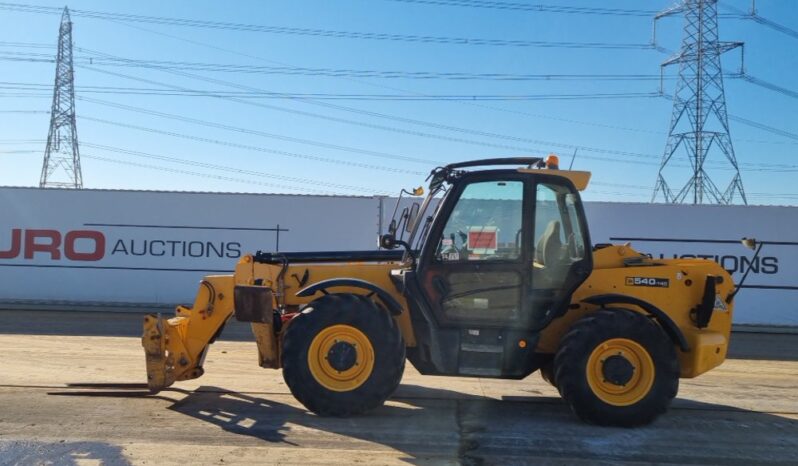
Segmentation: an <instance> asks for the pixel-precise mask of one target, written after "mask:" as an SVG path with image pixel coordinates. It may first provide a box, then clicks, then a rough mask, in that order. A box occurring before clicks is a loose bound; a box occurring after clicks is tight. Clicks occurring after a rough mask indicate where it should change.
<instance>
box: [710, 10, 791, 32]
mask: <svg viewBox="0 0 798 466" xmlns="http://www.w3.org/2000/svg"><path fill="white" fill-rule="evenodd" d="M721 6H722V7H723V8H725V9H726V10H729V11H733V12H735V13H737V16H738V17H739V18H742V19H749V20H752V21H754V22H756V23H759V24H761V25H763V26H765V27H768V28H770V29H773V30H775V31H778V32H780V33H782V34H786V35H788V36H790V37H792V38H794V39H798V30H795V29H793V28H791V27H787V26H784V25H783V24H779V23H777V22H775V21H773V20H771V19H768V18H765V17H763V16H760V15H759V14H757V13H756V10H753V9H752V10H751V11H748V12H746V11H743V10H741V9H739V8H736V7H733V6H731V5H725V4H722V5H721Z"/></svg>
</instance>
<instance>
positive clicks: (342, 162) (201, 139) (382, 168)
mask: <svg viewBox="0 0 798 466" xmlns="http://www.w3.org/2000/svg"><path fill="white" fill-rule="evenodd" d="M78 118H79V119H81V120H86V121H93V122H96V123H103V124H106V125H113V126H118V127H120V128H128V129H135V130H138V131H144V132H148V133H153V134H161V135H164V136H171V137H175V138H181V139H187V140H191V141H197V142H204V143H207V144H215V145H220V146H226V147H235V148H238V149H244V150H250V151H254V152H262V153H267V154H274V155H281V156H285V157H292V158H298V159H305V160H311V161H314V162H324V163H332V164H336V165H346V166H350V167H356V168H366V169H370V170H380V171H387V172H392V173H407V174H411V175H416V176H421V175H425V174H426V173H424V172H418V171H411V170H404V169H400V168H395V167H386V166H381V165H371V164H366V163H360V162H350V161H347V160H338V159H332V158H329V157H321V156H317V155H309V154H300V153H296V152H287V151H282V150H276V149H268V148H265V147H259V146H251V145H246V144H239V143H235V142H229V141H222V140H217V139H210V138H205V137H200V136H192V135H189V134H182V133H176V132H172V131H164V130H160V129H155V128H147V127H144V126H137V125H132V124H128V123H122V122H118V121H111V120H106V119H102V118H93V117H89V116H84V115H80V116H78Z"/></svg>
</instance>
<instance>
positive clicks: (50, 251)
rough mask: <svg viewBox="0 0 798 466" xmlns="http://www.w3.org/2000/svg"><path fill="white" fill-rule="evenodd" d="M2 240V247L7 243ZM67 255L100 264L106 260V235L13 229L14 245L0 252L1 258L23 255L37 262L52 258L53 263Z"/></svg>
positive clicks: (14, 257)
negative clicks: (43, 258)
mask: <svg viewBox="0 0 798 466" xmlns="http://www.w3.org/2000/svg"><path fill="white" fill-rule="evenodd" d="M2 240H3V238H2V237H0V248H2V247H3V245H4V244H6V243H5V241H2ZM62 254H63V256H64V257H65V258H66V259H68V260H72V261H98V260H100V259H102V258H103V257H105V235H103V234H102V232H99V231H94V230H73V231H68V232H67V233H66V234H65V235H63V236H62V235H61V232H59V231H58V230H22V229H21V228H15V229H13V230H11V244H10V245H9V246H8V248H6V249H0V259H16V258H18V257H19V256H20V255H22V256H23V257H24V258H25V259H33V258H34V257H40V256H42V255H49V259H51V260H56V261H57V260H61V256H62Z"/></svg>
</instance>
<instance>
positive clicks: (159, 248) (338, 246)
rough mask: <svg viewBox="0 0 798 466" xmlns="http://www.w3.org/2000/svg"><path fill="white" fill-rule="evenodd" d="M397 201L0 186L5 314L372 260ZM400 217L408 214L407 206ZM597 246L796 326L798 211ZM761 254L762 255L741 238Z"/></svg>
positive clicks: (743, 214)
mask: <svg viewBox="0 0 798 466" xmlns="http://www.w3.org/2000/svg"><path fill="white" fill-rule="evenodd" d="M394 206H395V199H386V198H380V197H374V198H370V197H325V196H293V195H256V194H222V193H175V192H152V191H105V190H81V191H73V190H42V189H35V188H0V304H5V305H8V304H10V303H11V304H13V303H16V304H25V303H27V304H31V305H34V304H47V303H50V304H53V303H61V304H63V303H71V304H80V305H96V306H107V305H109V304H115V305H121V306H134V305H135V306H171V305H174V304H176V303H182V302H188V301H190V300H191V299H192V298H193V296H194V293H195V287H196V284H197V282H198V281H199V280H200V279H201V278H202V276H203V275H206V274H209V273H229V272H230V271H231V270H232V269H233V266H234V264H235V262H236V261H237V260H238V258H239V257H241V255H242V254H246V253H248V252H255V251H258V250H264V251H275V250H280V251H314V250H315V251H320V250H338V251H342V250H370V249H375V248H376V237H377V234H378V232H379V231H380V228H385V227H386V226H387V225H388V223H389V222H390V215H391V213H392V212H393V209H394ZM403 206H404V205H403ZM586 210H587V214H588V219H589V224H590V232H591V237H592V241H593V243H594V244H596V243H609V242H612V243H625V242H631V243H632V245H633V247H634V248H635V249H637V250H639V251H641V252H644V253H647V254H650V255H651V256H652V257H662V258H671V257H703V258H707V259H711V260H714V261H717V262H718V263H720V264H721V265H722V266H723V267H724V268H726V269H728V270H729V271H731V272H733V273H734V277H735V280H739V279H740V277H741V276H742V273H743V272H744V270H745V269H746V268H747V267H748V265H752V270H751V274H750V276H749V278H748V280H747V281H746V283H745V285H744V287H743V290H742V291H741V292H740V294H739V295H738V297H737V300H736V301H737V307H736V314H735V322H736V323H755V324H769V325H798V299H796V298H798V279H797V278H796V277H798V238H796V237H795V235H794V232H796V231H798V208H795V207H744V206H726V207H720V206H683V205H660V204H654V205H652V204H621V203H589V204H587V205H586ZM744 236H745V237H755V238H757V239H759V240H761V241H764V242H765V243H766V244H765V246H764V247H763V249H762V253H761V255H760V257H759V258H758V259H757V260H756V261H752V256H753V252H752V251H750V250H748V249H745V248H743V246H742V245H740V242H739V240H740V239H741V238H742V237H744Z"/></svg>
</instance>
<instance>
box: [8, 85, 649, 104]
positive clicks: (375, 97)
mask: <svg viewBox="0 0 798 466" xmlns="http://www.w3.org/2000/svg"><path fill="white" fill-rule="evenodd" d="M0 89H4V90H15V91H36V90H47V89H52V86H50V85H49V84H40V83H19V82H0ZM75 90H76V91H78V92H80V93H84V94H85V93H90V94H115V95H120V94H123V95H156V96H184V97H237V98H245V99H289V100H297V99H311V100H367V101H458V100H468V101H527V100H592V99H633V98H654V97H659V93H658V92H618V93H589V94H518V95H501V94H482V95H476V94H475V95H466V94H461V95H458V94H437V95H425V96H408V95H401V94H393V95H391V94H335V93H292V92H269V91H218V90H206V89H185V90H164V89H153V88H135V87H113V86H76V87H75Z"/></svg>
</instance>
